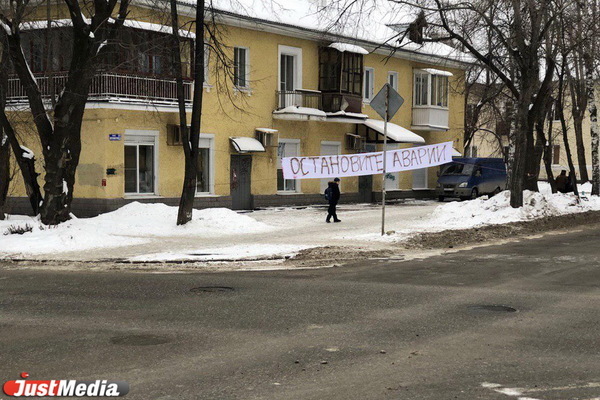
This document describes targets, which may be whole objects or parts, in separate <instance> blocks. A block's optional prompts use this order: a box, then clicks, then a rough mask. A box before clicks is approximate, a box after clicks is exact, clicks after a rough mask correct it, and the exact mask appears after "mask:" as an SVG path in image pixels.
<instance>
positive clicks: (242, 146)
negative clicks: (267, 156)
mask: <svg viewBox="0 0 600 400" xmlns="http://www.w3.org/2000/svg"><path fill="white" fill-rule="evenodd" d="M229 140H231V144H233V147H235V150H236V151H237V152H238V153H250V152H257V151H265V147H264V146H263V145H262V143H261V142H259V141H258V140H256V139H254V138H251V137H232V138H229Z"/></svg>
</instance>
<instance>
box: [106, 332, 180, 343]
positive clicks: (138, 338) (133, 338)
mask: <svg viewBox="0 0 600 400" xmlns="http://www.w3.org/2000/svg"><path fill="white" fill-rule="evenodd" d="M170 341H171V340H170V339H169V338H167V337H166V336H158V335H144V334H141V335H120V336H113V337H112V338H110V342H111V343H112V344H120V345H124V346H154V345H157V344H164V343H168V342H170Z"/></svg>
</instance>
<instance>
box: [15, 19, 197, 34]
mask: <svg viewBox="0 0 600 400" xmlns="http://www.w3.org/2000/svg"><path fill="white" fill-rule="evenodd" d="M85 21H86V23H88V24H89V23H91V20H90V19H89V18H85ZM109 22H113V20H112V19H110V20H109ZM72 25H73V21H72V20H71V19H55V20H52V21H50V26H51V27H52V28H62V27H69V26H72ZM123 26H127V27H130V28H134V29H141V30H144V31H152V32H161V33H166V34H171V33H172V32H173V28H171V27H170V26H168V25H161V24H153V23H150V22H143V21H137V20H134V19H126V20H125V21H124V22H123ZM47 27H48V21H47V20H39V21H27V22H23V23H21V25H19V28H20V29H21V30H23V31H27V30H35V29H46V28H47ZM90 35H93V33H91V32H90ZM179 35H180V36H182V37H186V38H189V39H194V38H195V37H196V34H195V33H194V32H190V31H187V30H184V29H180V30H179ZM92 37H93V36H92Z"/></svg>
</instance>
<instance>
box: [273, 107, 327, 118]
mask: <svg viewBox="0 0 600 400" xmlns="http://www.w3.org/2000/svg"><path fill="white" fill-rule="evenodd" d="M273 114H298V115H308V116H312V117H323V118H325V117H326V116H327V114H326V113H325V111H321V110H319V109H317V108H308V107H296V106H289V107H285V108H282V109H281V110H275V111H273Z"/></svg>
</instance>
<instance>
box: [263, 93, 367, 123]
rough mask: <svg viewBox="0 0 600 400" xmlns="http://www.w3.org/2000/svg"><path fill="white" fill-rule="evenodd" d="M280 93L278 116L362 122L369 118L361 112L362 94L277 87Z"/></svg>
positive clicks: (296, 119) (295, 119) (276, 114)
mask: <svg viewBox="0 0 600 400" xmlns="http://www.w3.org/2000/svg"><path fill="white" fill-rule="evenodd" d="M276 94H277V109H276V110H275V111H273V117H274V118H276V119H284V120H292V121H329V122H342V123H362V122H363V121H364V120H365V119H366V118H367V116H366V115H364V114H361V113H360V110H361V109H360V105H361V101H360V100H356V99H358V98H359V97H360V96H352V95H342V94H339V93H321V92H320V91H318V90H307V89H297V90H287V91H277V92H276ZM355 98H356V99H355ZM357 104H358V107H357Z"/></svg>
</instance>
